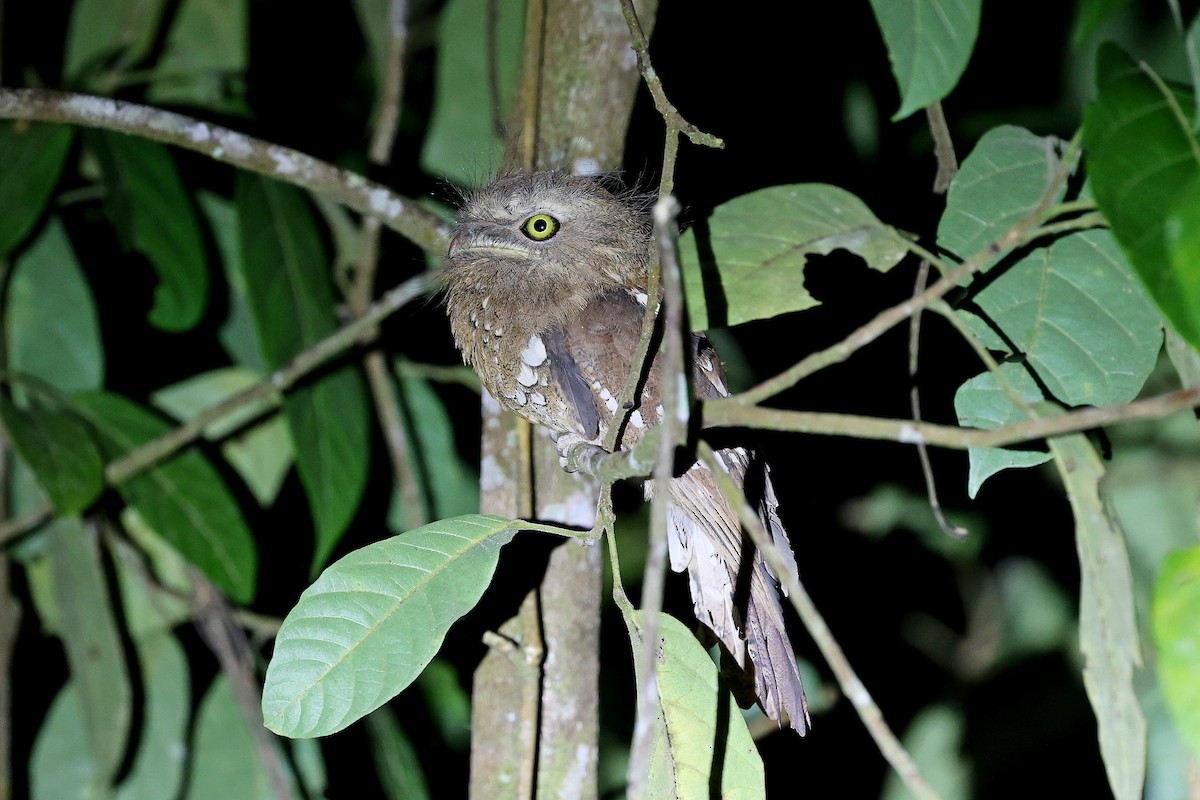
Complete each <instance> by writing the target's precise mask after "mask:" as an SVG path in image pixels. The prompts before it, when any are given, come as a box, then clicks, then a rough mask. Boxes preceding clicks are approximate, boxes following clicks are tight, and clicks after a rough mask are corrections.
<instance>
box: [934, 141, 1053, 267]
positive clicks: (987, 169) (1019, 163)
mask: <svg viewBox="0 0 1200 800" xmlns="http://www.w3.org/2000/svg"><path fill="white" fill-rule="evenodd" d="M1060 149H1061V142H1059V140H1058V139H1056V138H1054V137H1053V136H1034V135H1033V134H1032V133H1030V132H1029V131H1027V130H1025V129H1024V128H1018V127H1015V126H1012V125H1002V126H1000V127H998V128H993V129H991V130H990V131H988V132H987V133H985V134H984V135H983V138H981V139H980V140H979V142H978V143H976V145H975V149H973V150H972V151H971V154H970V155H969V156H967V158H966V160H965V161H963V163H962V167H961V168H959V170H958V172H957V174H955V176H954V180H953V181H952V182H951V184H950V189H949V191H948V192H947V193H946V210H945V211H944V212H943V213H942V218H941V220H940V221H939V222H938V233H937V242H938V247H939V248H941V249H942V250H944V251H947V252H949V253H952V254H954V255H955V256H957V257H958V258H959V259H960V260H966V259H968V258H970V257H971V256H973V255H975V254H976V253H978V252H981V251H983V250H985V249H987V248H989V247H991V246H992V245H994V244H996V242H997V240H998V239H999V238H1000V237H1001V236H1002V235H1003V234H1004V233H1005V232H1006V231H1007V230H1008V229H1009V228H1011V227H1012V226H1013V224H1014V223H1016V222H1018V221H1019V220H1021V219H1023V218H1025V217H1027V216H1029V214H1030V213H1032V212H1033V210H1034V209H1035V208H1037V205H1038V203H1039V202H1040V201H1041V199H1042V196H1043V195H1044V194H1045V192H1046V188H1047V185H1048V184H1049V181H1050V179H1051V178H1052V177H1053V176H1054V174H1055V173H1056V172H1057V171H1058V170H1059V169H1060V167H1061V164H1060V159H1059V151H1060ZM1062 191H1063V190H1062V189H1060V190H1059V192H1058V194H1057V195H1056V197H1055V199H1060V198H1061V197H1062ZM1001 256H1002V254H1001V253H997V254H996V259H999V258H1000V257H1001ZM996 259H993V263H994V261H995V260H996Z"/></svg>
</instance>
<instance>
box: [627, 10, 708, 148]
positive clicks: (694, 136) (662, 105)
mask: <svg viewBox="0 0 1200 800" xmlns="http://www.w3.org/2000/svg"><path fill="white" fill-rule="evenodd" d="M621 13H622V14H624V15H625V24H627V25H628V26H629V35H630V37H632V39H633V52H634V53H635V54H636V55H637V63H638V69H639V70H641V72H642V79H643V80H644V81H646V88H647V89H649V90H650V96H651V97H653V98H654V107H655V108H657V109H658V113H659V114H661V115H662V118H663V119H664V120H665V121H666V123H667V125H668V126H672V127H674V128H675V129H676V130H678V131H680V132H681V133H682V134H683V135H684V136H686V137H688V139H690V140H691V141H692V144H699V145H704V146H705V147H715V148H717V149H718V150H719V149H721V148H723V147H725V142H723V141H722V140H721V139H719V138H717V137H716V136H713V135H712V134H711V133H705V132H704V131H702V130H700V129H699V128H697V127H696V126H695V125H693V124H692V123H690V122H688V121H687V120H686V119H684V118H683V115H682V114H680V113H679V111H678V110H677V109H676V108H675V106H673V105H671V102H670V101H669V100H667V93H666V92H665V91H663V86H662V81H661V80H659V77H658V73H657V72H655V71H654V66H653V65H651V63H650V43H649V42H648V41H647V40H646V34H645V33H644V32H643V31H642V23H641V22H640V21H638V16H637V9H635V8H634V7H633V0H621Z"/></svg>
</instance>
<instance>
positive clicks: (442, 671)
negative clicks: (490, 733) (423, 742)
mask: <svg viewBox="0 0 1200 800" xmlns="http://www.w3.org/2000/svg"><path fill="white" fill-rule="evenodd" d="M417 690H418V691H420V692H421V694H422V695H423V696H424V697H425V705H426V707H427V708H428V709H429V713H430V714H431V715H432V716H433V724H434V725H435V726H437V730H438V734H439V735H440V736H441V739H442V741H444V742H445V743H446V744H447V745H449V746H450V747H452V748H455V749H459V750H465V749H466V748H467V747H468V746H469V745H470V744H471V695H470V694H468V693H467V690H466V689H465V688H464V687H463V685H462V680H461V679H460V678H459V676H458V670H457V669H455V668H454V666H453V665H452V664H451V663H450V662H449V661H447V660H445V659H442V658H435V659H433V661H430V662H429V665H428V666H427V667H425V669H424V670H422V672H421V674H420V675H419V676H417Z"/></svg>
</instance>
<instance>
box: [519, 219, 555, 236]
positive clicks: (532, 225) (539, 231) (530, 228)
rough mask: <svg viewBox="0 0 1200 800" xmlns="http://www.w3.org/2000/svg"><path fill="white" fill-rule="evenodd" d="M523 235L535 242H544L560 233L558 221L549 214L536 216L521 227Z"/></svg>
mask: <svg viewBox="0 0 1200 800" xmlns="http://www.w3.org/2000/svg"><path fill="white" fill-rule="evenodd" d="M521 233H523V234H525V235H526V236H528V237H529V238H530V239H533V240H534V241H535V242H544V241H546V240H547V239H549V238H550V237H551V236H553V235H554V234H556V233H558V220H556V219H555V218H554V217H552V216H550V215H549V214H534V215H533V216H532V217H530V218H529V219H527V220H525V224H524V225H522V226H521Z"/></svg>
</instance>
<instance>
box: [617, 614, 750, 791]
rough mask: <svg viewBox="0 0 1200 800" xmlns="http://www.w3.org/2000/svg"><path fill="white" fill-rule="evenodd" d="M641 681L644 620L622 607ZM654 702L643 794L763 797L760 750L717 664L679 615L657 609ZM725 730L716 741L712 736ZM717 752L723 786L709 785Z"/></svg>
mask: <svg viewBox="0 0 1200 800" xmlns="http://www.w3.org/2000/svg"><path fill="white" fill-rule="evenodd" d="M624 617H625V626H626V628H628V631H629V641H630V644H631V645H632V646H633V652H634V663H635V665H636V666H637V670H638V673H639V675H638V685H639V686H640V685H642V682H643V681H642V677H643V676H642V675H641V674H640V673H641V653H642V647H643V645H642V642H643V636H644V635H645V634H644V631H645V628H644V625H645V622H644V619H643V616H642V613H641V612H640V611H635V612H633V613H632V614H625V615H624ZM658 620H659V623H658V625H659V630H658V636H659V651H658V664H657V667H656V671H657V674H658V693H659V707H658V713H657V716H656V719H655V735H654V739H653V742H652V744H651V755H650V776H649V784H648V792H647V794H648V796H649V797H650V798H654V800H658V799H659V798H663V799H664V800H665V799H666V798H670V800H685V799H686V798H692V797H712V796H714V790H717V789H718V788H719V792H720V797H722V798H725V799H726V800H735V799H736V800H742V799H743V798H745V799H746V800H749V798H756V797H757V798H762V797H766V789H765V786H764V774H763V763H762V758H760V757H759V755H758V749H757V748H756V747H755V746H754V740H753V739H751V738H750V731H749V729H748V728H747V727H746V722H745V720H744V719H743V718H742V715H741V714H740V713H738V710H737V704H736V703H734V701H733V698H732V696H731V695H730V694H729V691H728V690H727V689H726V688H725V687H724V686H722V685H721V684H720V682H719V681H718V679H717V667H716V665H715V664H714V663H713V660H712V658H710V657H709V655H708V653H707V652H706V651H705V650H704V648H703V647H702V646H701V645H700V642H698V641H696V637H695V636H693V635H692V633H691V631H689V630H688V629H687V628H685V627H684V626H683V624H682V623H681V622H679V620H677V619H675V618H674V617H672V616H670V615H668V614H660V615H659V617H658ZM718 736H721V737H723V740H722V741H721V742H720V743H718V742H717V737H718ZM718 752H719V753H722V754H723V755H724V760H723V761H722V762H721V765H720V780H721V782H720V786H719V787H715V786H713V782H714V780H715V775H714V773H715V771H716V770H715V769H714V765H713V763H712V762H713V757H714V753H718Z"/></svg>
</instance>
